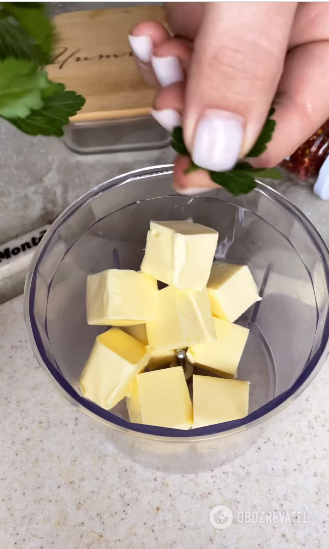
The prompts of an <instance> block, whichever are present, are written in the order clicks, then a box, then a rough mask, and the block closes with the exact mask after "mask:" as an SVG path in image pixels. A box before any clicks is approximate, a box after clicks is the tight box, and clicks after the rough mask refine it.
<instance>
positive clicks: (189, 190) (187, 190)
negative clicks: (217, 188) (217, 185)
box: [174, 185, 214, 196]
mask: <svg viewBox="0 0 329 549" xmlns="http://www.w3.org/2000/svg"><path fill="white" fill-rule="evenodd" d="M213 190H214V189H209V188H207V187H200V188H199V187H178V185H174V191H176V193H179V194H185V195H186V196H195V195H198V194H202V193H209V192H210V191H213Z"/></svg>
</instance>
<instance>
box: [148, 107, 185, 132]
mask: <svg viewBox="0 0 329 549" xmlns="http://www.w3.org/2000/svg"><path fill="white" fill-rule="evenodd" d="M151 113H152V116H153V117H154V118H155V120H156V121H157V122H159V124H161V126H162V127H163V128H165V129H166V130H168V132H170V133H171V132H172V131H173V129H174V128H177V126H181V125H182V118H181V115H180V114H179V113H178V112H177V111H175V110H174V109H161V110H159V111H158V110H156V109H152V111H151Z"/></svg>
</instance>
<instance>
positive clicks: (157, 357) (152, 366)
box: [147, 346, 176, 370]
mask: <svg viewBox="0 0 329 549" xmlns="http://www.w3.org/2000/svg"><path fill="white" fill-rule="evenodd" d="M148 350H149V353H150V360H149V363H148V365H147V368H148V369H149V370H156V369H157V368H160V367H161V366H164V365H165V364H169V363H170V362H172V361H173V360H176V351H175V350H174V349H157V350H152V349H151V347H150V346H149V347H148Z"/></svg>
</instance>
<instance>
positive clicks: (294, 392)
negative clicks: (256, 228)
mask: <svg viewBox="0 0 329 549" xmlns="http://www.w3.org/2000/svg"><path fill="white" fill-rule="evenodd" d="M170 173H173V165H172V164H169V165H159V166H150V167H148V168H143V169H140V170H134V171H132V172H128V173H126V174H123V175H120V176H117V177H115V178H113V179H110V180H108V181H105V182H104V183H102V184H100V185H98V186H96V187H94V188H93V189H91V190H90V191H88V192H87V193H85V194H84V195H82V196H81V197H80V198H78V199H77V200H76V201H75V202H73V203H72V204H71V205H70V206H68V208H66V209H65V210H64V211H63V212H62V213H61V214H60V216H59V217H58V218H57V219H56V220H55V222H54V223H53V225H52V227H51V228H50V229H49V231H48V232H47V233H46V235H45V236H44V238H43V240H42V241H41V243H40V244H39V246H38V248H37V251H36V252H35V255H34V257H33V259H32V262H31V264H30V268H29V272H28V275H27V278H26V284H25V297H24V313H25V322H26V327H27V331H28V335H29V340H30V344H31V346H32V349H33V352H34V355H35V356H36V358H37V360H38V362H39V364H40V365H41V366H42V368H43V369H44V370H45V372H46V373H47V374H48V376H49V377H50V378H51V379H53V380H54V381H55V382H56V383H57V384H58V385H59V386H60V388H61V389H62V390H63V391H64V396H65V397H66V398H67V399H68V400H71V399H73V400H74V401H75V402H76V403H78V404H79V407H80V408H81V409H82V410H83V411H84V412H85V413H87V414H88V413H89V415H90V414H91V415H92V416H93V417H95V419H98V420H100V421H103V422H106V423H107V424H109V425H111V426H112V427H119V428H121V429H123V430H125V431H128V432H131V434H135V435H151V436H153V437H157V438H160V439H165V440H166V439H168V438H170V439H176V440H177V439H179V440H189V439H196V440H198V439H200V440H201V439H204V438H205V437H206V438H208V437H211V436H214V435H217V436H223V435H230V434H234V433H237V432H239V431H241V430H243V429H247V428H251V427H253V426H254V425H255V424H259V423H262V422H263V421H265V420H266V419H268V418H269V417H271V416H273V415H275V414H276V413H278V412H279V411H280V410H282V409H283V408H284V407H286V406H287V405H288V404H289V403H290V402H292V401H293V400H294V398H296V397H297V396H298V395H299V394H300V393H301V392H302V391H303V390H304V389H305V388H306V387H307V386H308V385H309V384H310V383H311V381H312V380H313V378H314V377H315V375H316V374H317V373H318V371H319V370H320V368H321V366H322V364H323V362H324V360H325V358H326V356H327V354H328V351H329V311H328V313H327V316H326V319H325V324H324V328H323V333H322V337H321V343H320V345H319V347H318V349H317V350H316V351H315V353H314V355H313V356H312V357H311V358H310V359H309V360H308V362H307V364H306V366H305V367H304V369H303V371H302V373H301V374H300V376H299V377H298V379H297V380H296V381H295V382H294V384H293V385H292V386H291V387H290V388H289V389H287V390H286V391H285V392H284V393H281V394H280V395H278V396H277V397H275V398H274V399H272V400H271V401H270V402H268V403H266V404H264V405H263V406H261V407H260V408H258V409H257V410H255V411H254V412H252V413H251V414H249V415H248V416H246V417H245V418H242V419H239V420H234V421H229V422H225V423H218V424H214V425H209V426H207V427H199V428H196V429H192V430H186V431H185V430H181V429H171V428H166V427H154V426H151V425H141V424H136V423H130V422H128V421H126V420H124V419H122V418H120V417H119V416H117V415H115V414H113V413H112V412H110V411H109V410H105V409H104V408H101V407H100V406H98V405H97V404H95V403H94V402H92V401H90V400H88V399H85V398H84V397H82V396H81V395H80V394H79V393H78V392H77V391H76V390H75V389H74V388H73V387H72V385H71V384H70V383H69V382H68V381H67V380H66V379H65V377H64V376H63V375H62V373H61V372H60V370H58V369H57V368H56V367H55V366H54V365H53V364H52V362H51V361H50V360H49V358H48V357H47V354H46V351H45V348H44V345H43V342H42V338H41V336H40V333H39V330H38V327H37V323H36V320H35V317H34V312H33V306H34V300H35V292H36V278H37V273H38V268H39V266H40V264H41V262H42V259H43V257H44V255H45V253H46V251H47V249H48V248H49V246H50V244H51V243H52V241H53V239H54V237H55V236H56V234H57V232H58V230H59V229H60V227H61V226H62V224H63V223H64V222H65V221H66V220H67V218H68V217H71V216H72V215H73V214H74V213H75V212H76V211H77V210H78V209H79V208H80V207H81V206H82V205H83V204H85V203H86V202H87V201H89V200H90V199H91V198H93V197H94V196H96V195H98V194H100V192H102V191H103V190H108V189H109V188H110V187H114V186H117V185H118V184H120V183H124V182H127V181H128V180H130V179H131V178H136V177H137V178H138V177H140V176H151V175H155V176H156V175H165V174H168V175H169V174H170ZM257 183H258V187H257V188H256V189H255V191H253V192H261V193H262V194H265V195H266V196H267V197H268V198H271V199H274V200H275V202H277V203H279V204H280V205H281V206H283V207H284V208H285V209H286V210H288V212H289V213H290V214H291V215H292V216H293V217H294V218H295V219H297V220H298V222H299V223H300V225H301V226H302V227H303V229H304V230H305V231H306V233H307V235H308V237H309V238H310V239H311V241H312V244H313V245H314V246H315V247H316V249H317V251H318V253H319V254H320V256H321V258H322V260H323V267H324V271H325V275H326V282H327V288H328V292H329V250H328V248H327V246H326V244H325V242H324V241H323V239H322V237H321V236H320V234H319V233H318V231H317V230H316V228H315V227H314V225H313V224H312V223H311V222H310V221H309V219H308V218H307V217H306V216H305V215H304V214H303V213H302V212H301V211H300V210H299V208H297V207H296V206H294V205H293V204H291V203H290V202H289V201H288V200H287V199H286V198H285V197H284V196H282V195H281V194H280V193H278V192H277V191H275V190H274V189H272V188H271V187H268V186H267V185H265V184H264V183H262V182H260V181H258V182H257ZM320 246H321V247H320ZM325 254H327V258H325V257H324V255H325ZM325 259H326V260H325Z"/></svg>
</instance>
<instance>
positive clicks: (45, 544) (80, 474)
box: [0, 297, 329, 549]
mask: <svg viewBox="0 0 329 549" xmlns="http://www.w3.org/2000/svg"><path fill="white" fill-rule="evenodd" d="M22 308H23V298H22V297H19V298H16V299H15V300H13V301H11V302H8V303H6V304H5V305H3V306H1V307H0V334H1V339H0V381H1V383H0V422H1V431H0V448H1V461H0V500H1V506H0V547H1V548H6V549H16V548H17V549H18V548H20V549H43V548H47V549H51V548H52V547H54V549H91V548H99V549H103V548H104V549H105V548H106V549H108V548H109V547H116V548H118V549H120V548H125V549H126V548H127V547H129V549H142V548H147V549H153V548H154V549H162V548H164V549H170V548H179V549H183V548H185V547H188V548H189V549H201V548H202V549H204V548H209V547H218V548H219V547H220V548H221V549H225V548H234V549H239V548H241V549H242V548H243V549H249V548H250V549H255V548H257V547H260V548H262V549H263V547H269V548H270V549H274V548H280V549H285V548H288V547H289V548H290V549H291V548H298V549H300V548H302V547H307V548H312V549H315V548H318V547H327V545H328V542H327V531H326V530H327V525H326V523H327V521H328V513H329V496H328V494H329V472H328V452H327V449H328V430H329V429H328V424H327V418H328V417H329V399H328V393H329V369H328V363H327V364H326V365H325V366H324V367H323V368H322V370H321V372H320V373H319V374H318V376H317V377H316V379H315V380H314V381H313V383H312V384H311V386H310V387H309V388H308V389H307V390H306V391H305V392H304V393H303V395H301V396H300V397H299V398H298V399H297V401H295V402H294V403H293V404H291V405H290V406H289V407H288V408H286V409H285V410H284V411H283V412H281V413H280V414H279V415H277V416H276V417H274V419H272V421H271V423H270V424H269V426H268V429H267V430H266V431H265V434H264V435H262V437H261V438H260V439H259V440H258V441H257V442H256V444H255V445H254V446H253V447H252V448H251V450H249V452H248V453H247V454H245V455H244V456H243V457H241V458H239V459H237V460H236V461H234V462H233V463H231V464H229V465H226V466H224V467H222V468H221V469H218V470H215V471H209V472H208V473H201V474H198V475H167V474H164V473H159V472H154V471H151V470H146V469H143V468H142V467H141V466H139V465H136V464H135V463H133V462H131V461H129V460H128V459H127V458H124V457H123V456H121V455H120V454H118V453H117V451H116V450H115V449H114V448H113V447H112V446H111V445H110V443H109V442H108V440H107V439H106V438H105V437H104V435H103V434H102V433H101V432H100V431H99V429H98V425H97V423H94V422H93V421H92V420H91V419H90V418H88V417H87V416H85V415H84V414H83V413H82V412H79V411H77V410H76V409H75V408H74V407H73V406H71V405H70V404H69V403H68V402H66V401H65V400H64V399H63V398H62V397H60V396H59V395H58V394H57V393H56V391H55V390H54V388H53V387H52V386H51V384H50V383H49V382H48V380H47V378H46V376H45V374H44V373H43V371H42V369H41V368H40V367H39V366H38V364H37V362H36V360H35V359H34V358H33V356H32V351H31V349H30V347H29V344H28V342H27V335H26V331H25V326H24V320H23V314H22ZM217 505H226V506H227V507H229V508H230V509H231V511H232V513H233V523H232V524H231V526H229V527H228V528H227V529H225V530H220V529H216V528H215V527H214V526H212V525H211V523H210V521H209V513H210V511H211V510H212V509H213V508H214V507H215V506H217ZM253 512H254V514H253V515H248V513H253ZM255 512H257V513H258V515H257V514H256V513H255ZM266 512H267V513H270V514H269V515H268V517H269V518H268V519H267V520H268V521H269V520H271V521H272V522H271V523H270V522H268V523H266V522H265V520H266V518H265V515H263V514H262V513H266ZM280 512H281V514H280ZM294 513H299V514H294ZM215 518H216V517H215ZM250 521H251V522H250ZM252 521H256V522H252ZM281 521H284V522H283V523H282V522H281Z"/></svg>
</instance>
